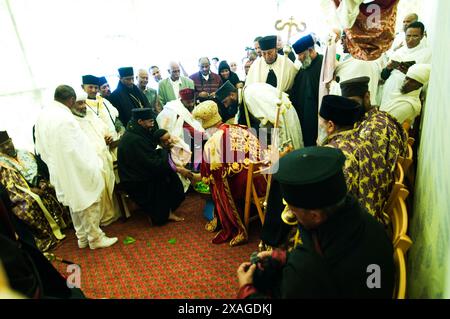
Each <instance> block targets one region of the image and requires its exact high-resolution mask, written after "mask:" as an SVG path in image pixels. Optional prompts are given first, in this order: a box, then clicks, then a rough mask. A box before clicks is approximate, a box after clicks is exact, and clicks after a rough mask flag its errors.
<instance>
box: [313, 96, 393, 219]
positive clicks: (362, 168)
mask: <svg viewBox="0 0 450 319" xmlns="http://www.w3.org/2000/svg"><path fill="white" fill-rule="evenodd" d="M362 108H363V106H361V105H360V104H359V103H357V102H355V101H353V100H351V99H348V98H345V97H341V96H336V95H326V96H324V98H323V100H322V105H321V107H320V116H321V117H322V118H321V120H320V124H319V128H320V130H322V131H324V133H323V134H324V135H326V136H327V138H326V139H325V140H324V141H323V142H322V145H324V146H330V147H334V148H338V149H340V150H341V151H342V152H343V153H344V155H345V157H346V162H345V166H344V174H345V177H346V180H347V186H348V190H349V192H350V193H351V194H353V195H354V196H355V197H356V198H357V199H358V200H359V202H360V204H361V206H362V207H364V208H366V209H367V210H368V212H369V213H370V214H371V215H373V216H375V218H376V219H378V220H379V221H381V222H383V220H384V216H383V208H384V203H385V202H386V200H387V199H388V196H389V191H390V186H391V181H392V180H393V175H392V172H393V171H392V172H391V167H390V166H389V165H388V164H387V162H386V160H385V156H384V154H383V152H385V151H386V150H383V149H380V148H378V147H377V146H376V145H373V142H372V141H371V139H370V138H369V137H366V138H361V136H360V131H359V126H358V125H355V124H356V123H357V122H358V121H360V119H361V117H362V115H363V110H362ZM355 127H356V128H355ZM381 141H382V140H381V139H380V141H379V142H381ZM375 144H376V143H375Z"/></svg>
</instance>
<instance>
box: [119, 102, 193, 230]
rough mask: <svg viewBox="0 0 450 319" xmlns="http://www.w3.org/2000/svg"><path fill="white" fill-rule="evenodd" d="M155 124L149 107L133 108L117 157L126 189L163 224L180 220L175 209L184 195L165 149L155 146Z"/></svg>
mask: <svg viewBox="0 0 450 319" xmlns="http://www.w3.org/2000/svg"><path fill="white" fill-rule="evenodd" d="M157 128H158V127H157V125H155V118H154V113H153V112H152V110H151V109H150V108H143V109H133V110H132V119H131V120H130V123H129V125H128V127H127V131H126V132H125V134H124V135H123V137H122V139H121V140H120V143H119V148H118V151H117V157H118V165H119V176H120V181H121V184H122V186H123V187H124V189H125V191H126V192H127V193H128V194H129V195H130V197H131V199H132V200H133V201H135V202H136V204H138V205H139V206H140V208H141V209H143V210H144V211H145V213H147V214H148V215H149V217H150V219H151V222H152V223H154V224H156V225H162V224H165V223H166V222H167V221H168V220H172V221H180V220H183V219H182V218H181V217H179V216H177V215H175V214H174V211H175V210H176V209H177V208H178V207H179V206H180V205H181V203H182V202H183V200H184V198H185V196H184V191H183V185H182V184H181V182H180V179H179V178H178V176H177V175H176V173H175V172H174V170H173V169H172V168H171V167H170V165H169V158H168V152H167V150H165V149H156V147H157V144H156V143H155V141H154V133H155V131H156V129H157Z"/></svg>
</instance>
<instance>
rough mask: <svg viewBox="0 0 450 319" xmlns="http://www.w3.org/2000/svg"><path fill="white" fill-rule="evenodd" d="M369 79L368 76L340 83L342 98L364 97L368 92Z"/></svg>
mask: <svg viewBox="0 0 450 319" xmlns="http://www.w3.org/2000/svg"><path fill="white" fill-rule="evenodd" d="M369 82H370V78H369V77H368V76H362V77H359V78H354V79H350V80H347V81H344V82H342V83H340V86H341V91H342V96H344V97H350V96H359V97H364V94H366V93H367V92H369Z"/></svg>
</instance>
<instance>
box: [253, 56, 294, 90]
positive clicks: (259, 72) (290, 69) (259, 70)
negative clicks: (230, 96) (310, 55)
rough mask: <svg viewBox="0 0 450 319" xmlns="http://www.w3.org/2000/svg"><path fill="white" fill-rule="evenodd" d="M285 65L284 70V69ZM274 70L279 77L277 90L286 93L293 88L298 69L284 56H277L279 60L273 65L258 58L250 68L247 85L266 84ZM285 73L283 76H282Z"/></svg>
mask: <svg viewBox="0 0 450 319" xmlns="http://www.w3.org/2000/svg"><path fill="white" fill-rule="evenodd" d="M283 64H284V69H283ZM270 69H272V70H273V72H275V75H276V76H277V89H279V90H281V91H283V92H286V91H288V90H290V89H291V88H292V85H293V84H294V79H295V76H296V75H297V72H298V69H297V68H296V67H295V66H294V63H293V62H292V61H291V60H289V58H287V57H286V56H284V55H279V54H278V56H277V60H276V61H275V62H274V63H273V64H270V65H269V64H267V63H266V60H264V58H258V59H256V60H255V61H254V62H253V63H252V66H251V67H250V70H249V71H248V74H247V79H246V80H245V84H246V85H249V84H253V83H266V80H267V75H268V74H269V70H270ZM282 73H283V76H281V75H282Z"/></svg>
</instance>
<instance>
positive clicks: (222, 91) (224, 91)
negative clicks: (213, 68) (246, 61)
mask: <svg viewBox="0 0 450 319" xmlns="http://www.w3.org/2000/svg"><path fill="white" fill-rule="evenodd" d="M236 90H237V89H236V87H235V86H234V85H233V84H232V83H231V82H230V81H229V80H228V81H226V82H225V83H224V84H223V85H222V86H221V87H220V88H219V89H218V90H217V91H216V99H217V100H218V101H220V102H222V101H223V100H225V98H227V97H228V95H230V93H231V92H235V91H236Z"/></svg>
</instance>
